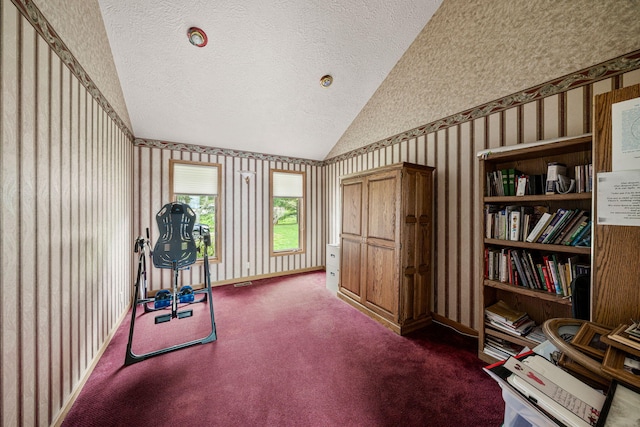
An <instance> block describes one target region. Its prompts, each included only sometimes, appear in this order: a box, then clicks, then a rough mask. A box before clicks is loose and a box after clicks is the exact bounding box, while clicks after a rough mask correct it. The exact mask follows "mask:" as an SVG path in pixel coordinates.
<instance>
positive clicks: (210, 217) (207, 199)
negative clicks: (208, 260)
mask: <svg viewBox="0 0 640 427" xmlns="http://www.w3.org/2000/svg"><path fill="white" fill-rule="evenodd" d="M176 200H177V201H178V202H180V203H186V204H188V205H189V206H190V207H191V209H193V211H194V212H195V214H196V224H206V225H208V226H209V230H210V233H211V246H209V250H208V251H207V255H209V256H210V257H214V256H215V255H216V247H215V242H216V234H215V233H216V196H210V195H209V196H197V195H188V194H176ZM196 248H197V249H198V259H202V258H203V257H204V242H202V240H200V239H199V240H198V241H196Z"/></svg>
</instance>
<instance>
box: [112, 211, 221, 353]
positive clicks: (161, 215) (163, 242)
mask: <svg viewBox="0 0 640 427" xmlns="http://www.w3.org/2000/svg"><path fill="white" fill-rule="evenodd" d="M195 218H196V215H195V213H194V212H193V210H192V209H191V207H189V205H187V204H186V203H179V202H172V203H167V204H166V205H164V206H163V207H162V209H160V211H159V212H158V214H157V215H156V222H157V224H158V229H159V230H160V238H159V239H158V241H157V242H156V244H155V246H154V249H153V251H150V256H151V259H152V261H153V265H154V267H156V268H164V269H171V271H172V273H173V275H172V286H171V290H168V289H162V290H159V291H157V292H156V293H155V295H154V296H153V297H148V295H147V261H146V259H147V254H146V248H147V247H148V248H149V249H150V248H151V246H150V242H149V229H147V238H146V239H144V238H143V237H138V238H137V239H136V241H135V245H134V252H135V253H137V254H138V274H137V277H136V282H135V285H134V292H133V298H132V310H131V324H130V326H129V340H128V342H127V354H126V357H125V362H124V363H125V365H131V364H133V363H136V362H141V361H143V360H146V359H148V358H150V357H153V356H158V355H161V354H165V353H169V352H171V351H175V350H180V349H182V348H186V347H191V346H193V345H196V344H206V343H209V342H213V341H215V340H216V339H217V336H216V323H215V318H214V314H213V299H212V296H211V273H210V271H209V258H208V255H207V252H208V249H209V246H211V235H210V231H209V227H208V226H206V225H204V224H195ZM198 240H200V241H201V242H202V243H203V248H204V249H203V250H204V262H203V268H204V282H205V283H204V289H200V290H194V289H193V288H192V287H191V286H189V285H185V286H182V287H179V284H178V279H179V272H180V270H185V269H188V268H190V266H191V265H193V264H194V263H195V262H196V259H197V248H196V241H198ZM198 294H202V295H201V297H199V298H196V295H198ZM195 303H207V304H208V306H209V317H210V321H211V331H210V332H209V334H208V335H206V336H205V337H203V338H200V339H196V340H192V341H187V342H184V343H182V344H176V345H172V346H169V347H166V348H162V349H159V350H155V351H151V352H149V353H145V354H135V353H134V352H133V351H132V349H131V347H132V344H133V332H134V329H135V322H136V314H137V310H138V306H142V307H143V309H144V314H148V313H156V316H155V319H154V323H155V324H159V323H165V322H170V321H171V320H173V319H184V318H187V317H192V316H193V310H192V309H189V308H187V307H188V306H189V305H190V304H195Z"/></svg>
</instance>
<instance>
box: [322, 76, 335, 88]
mask: <svg viewBox="0 0 640 427" xmlns="http://www.w3.org/2000/svg"><path fill="white" fill-rule="evenodd" d="M331 83H333V77H331V76H330V75H329V74H327V75H326V76H322V77H321V78H320V86H322V87H329V86H331Z"/></svg>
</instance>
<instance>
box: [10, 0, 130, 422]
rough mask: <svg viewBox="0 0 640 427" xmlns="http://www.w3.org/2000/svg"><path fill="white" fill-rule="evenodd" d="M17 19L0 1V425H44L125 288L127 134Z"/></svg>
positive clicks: (115, 314)
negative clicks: (0, 188)
mask: <svg viewBox="0 0 640 427" xmlns="http://www.w3.org/2000/svg"><path fill="white" fill-rule="evenodd" d="M31 13H32V14H33V18H34V19H35V20H37V19H38V18H39V15H38V14H37V11H31ZM25 15H26V14H25ZM25 15H23V14H21V13H20V11H19V10H18V9H17V8H16V7H15V6H14V5H13V4H12V3H11V2H7V1H2V2H0V70H1V73H0V74H1V80H0V93H1V94H2V97H1V98H0V99H1V102H0V114H1V116H0V117H1V121H0V132H1V136H2V147H1V149H0V156H1V157H0V159H1V174H2V175H1V185H2V215H1V217H0V236H1V238H0V267H1V271H2V272H1V274H0V301H1V304H0V349H1V351H0V366H1V373H0V425H3V426H17V425H25V426H35V425H40V426H47V425H50V424H51V422H52V420H54V419H55V417H56V415H57V414H58V413H59V411H60V410H61V408H62V407H63V405H64V403H65V402H66V401H68V399H69V398H70V397H71V395H72V392H73V391H74V389H75V388H76V387H77V386H78V384H79V383H80V381H81V379H82V377H83V376H84V375H85V373H86V372H87V370H88V368H89V367H90V365H91V364H92V362H93V361H94V359H95V358H96V356H97V355H98V352H99V350H100V348H101V346H102V345H103V344H104V342H105V341H106V340H107V338H108V336H109V334H110V333H111V332H112V329H113V328H114V326H115V325H116V324H117V323H118V321H119V320H120V317H121V315H122V313H123V312H124V311H125V310H126V308H127V305H128V294H129V289H130V281H131V258H130V255H129V253H128V252H127V251H123V250H122V248H124V247H126V248H129V247H132V246H131V242H130V238H131V196H132V191H131V185H130V183H131V182H132V177H131V170H132V159H133V147H132V143H131V141H132V138H131V135H130V132H128V131H127V130H126V129H123V128H121V127H119V126H118V125H117V124H116V123H115V122H114V120H113V119H112V117H110V114H109V113H110V111H109V109H108V108H106V109H105V105H106V103H105V101H104V99H103V98H101V97H100V94H99V93H97V92H95V90H94V89H95V87H94V86H92V84H91V82H90V81H88V80H87V79H86V76H83V72H82V69H81V68H80V67H78V66H77V65H78V64H75V63H74V61H73V59H72V58H71V57H70V56H66V57H65V60H64V61H63V60H62V59H61V58H60V57H59V56H58V55H57V54H56V53H55V52H53V51H52V50H51V49H50V46H49V44H48V42H51V43H57V44H58V47H59V49H61V50H62V51H64V49H65V47H64V45H63V44H62V43H61V42H60V40H59V39H58V38H57V37H56V35H55V34H54V33H50V32H47V30H46V29H43V28H42V26H41V25H39V24H36V27H37V28H38V29H39V31H43V32H44V33H45V34H47V36H46V38H44V37H43V36H42V35H41V34H38V33H37V32H36V30H35V29H34V26H33V25H32V23H30V22H29V21H28V20H27V18H25ZM41 24H42V23H41ZM70 67H71V68H70ZM71 69H74V70H75V74H74V73H72V72H71V71H70V70H71ZM78 76H81V77H80V78H79V77H78ZM88 88H89V89H88ZM123 358H124V354H123Z"/></svg>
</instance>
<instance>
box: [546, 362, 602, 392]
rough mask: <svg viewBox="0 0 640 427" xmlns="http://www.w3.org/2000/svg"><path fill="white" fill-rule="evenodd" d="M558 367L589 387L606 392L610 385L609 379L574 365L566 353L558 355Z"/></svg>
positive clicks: (576, 364)
mask: <svg viewBox="0 0 640 427" xmlns="http://www.w3.org/2000/svg"><path fill="white" fill-rule="evenodd" d="M558 366H561V367H563V368H565V369H566V370H568V371H569V372H570V373H571V374H573V376H574V377H577V378H578V379H579V380H581V381H582V382H584V383H586V384H588V385H590V386H591V387H593V388H596V389H603V390H605V391H606V390H608V389H609V385H610V383H611V380H610V379H607V378H605V377H603V376H602V375H598V374H596V373H595V372H593V371H591V370H589V369H587V368H585V367H584V366H582V365H580V364H579V363H576V362H575V361H573V359H571V358H570V357H569V356H567V354H566V353H562V354H561V355H560V359H559V360H558Z"/></svg>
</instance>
